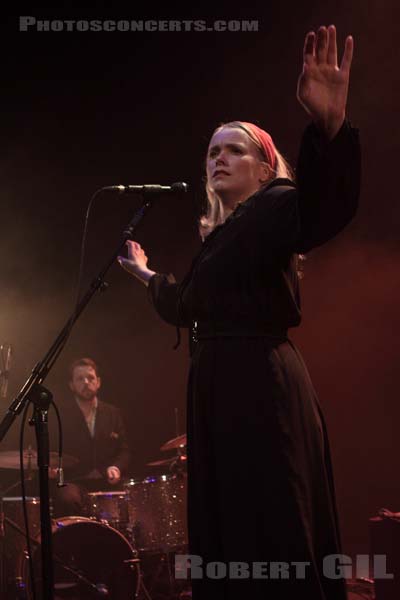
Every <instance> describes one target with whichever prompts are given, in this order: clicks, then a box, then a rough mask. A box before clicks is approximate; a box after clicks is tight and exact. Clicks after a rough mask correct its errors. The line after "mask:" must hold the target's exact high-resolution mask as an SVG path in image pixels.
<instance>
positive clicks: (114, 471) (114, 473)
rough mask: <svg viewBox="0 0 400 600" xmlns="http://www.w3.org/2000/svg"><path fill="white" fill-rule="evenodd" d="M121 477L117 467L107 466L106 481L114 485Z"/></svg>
mask: <svg viewBox="0 0 400 600" xmlns="http://www.w3.org/2000/svg"><path fill="white" fill-rule="evenodd" d="M120 479H121V471H120V470H119V469H118V467H108V469H107V481H108V483H110V484H111V485H115V484H116V483H118V481H120Z"/></svg>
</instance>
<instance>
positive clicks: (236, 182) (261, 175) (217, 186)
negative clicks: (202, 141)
mask: <svg viewBox="0 0 400 600" xmlns="http://www.w3.org/2000/svg"><path fill="white" fill-rule="evenodd" d="M268 177H269V167H268V165H267V164H266V163H265V162H262V160H261V159H260V155H259V151H258V149H257V147H256V145H255V144H254V143H253V142H252V141H251V139H250V138H249V136H248V135H247V133H246V132H245V131H243V130H242V129H236V128H232V127H226V128H222V129H220V130H217V131H216V132H215V133H214V135H213V136H212V138H211V141H210V144H209V147H208V153H207V181H208V185H209V187H210V188H211V190H212V191H213V192H215V194H217V196H218V197H219V198H220V199H221V201H222V202H224V203H229V204H235V203H237V202H242V201H244V200H246V199H247V198H248V197H249V196H251V195H252V194H254V193H255V192H256V191H257V190H259V189H260V187H261V185H262V184H263V183H265V182H266V181H267V180H268Z"/></svg>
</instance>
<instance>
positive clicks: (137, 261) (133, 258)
mask: <svg viewBox="0 0 400 600" xmlns="http://www.w3.org/2000/svg"><path fill="white" fill-rule="evenodd" d="M126 246H127V250H128V257H127V258H124V257H123V256H118V262H119V264H120V265H121V267H123V268H124V269H125V270H126V271H128V273H131V274H132V275H135V277H137V278H138V279H139V281H141V282H142V283H144V284H145V285H146V286H147V285H148V283H149V279H150V278H151V277H152V276H153V275H154V274H155V272H154V271H150V269H148V268H147V261H148V258H147V256H146V254H145V251H144V250H143V248H142V247H141V245H140V244H138V243H137V242H131V241H128V242H126Z"/></svg>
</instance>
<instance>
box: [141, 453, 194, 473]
mask: <svg viewBox="0 0 400 600" xmlns="http://www.w3.org/2000/svg"><path fill="white" fill-rule="evenodd" d="M186 461H187V457H186V454H178V455H177V456H173V457H172V458H164V459H162V460H154V461H153V462H149V463H147V465H148V466H149V467H163V466H166V465H170V470H172V469H174V468H175V467H178V466H180V467H183V468H185V467H186Z"/></svg>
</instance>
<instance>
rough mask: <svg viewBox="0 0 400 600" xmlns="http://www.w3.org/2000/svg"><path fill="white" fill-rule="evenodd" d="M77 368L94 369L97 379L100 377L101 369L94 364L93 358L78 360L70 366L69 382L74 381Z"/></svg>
mask: <svg viewBox="0 0 400 600" xmlns="http://www.w3.org/2000/svg"><path fill="white" fill-rule="evenodd" d="M76 367H92V369H93V370H94V371H95V373H96V375H97V377H100V373H99V367H98V366H97V364H96V363H95V362H94V360H92V359H91V358H77V359H76V360H74V361H73V362H72V363H71V364H70V367H69V370H68V373H69V381H72V379H73V376H74V370H75V369H76Z"/></svg>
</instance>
